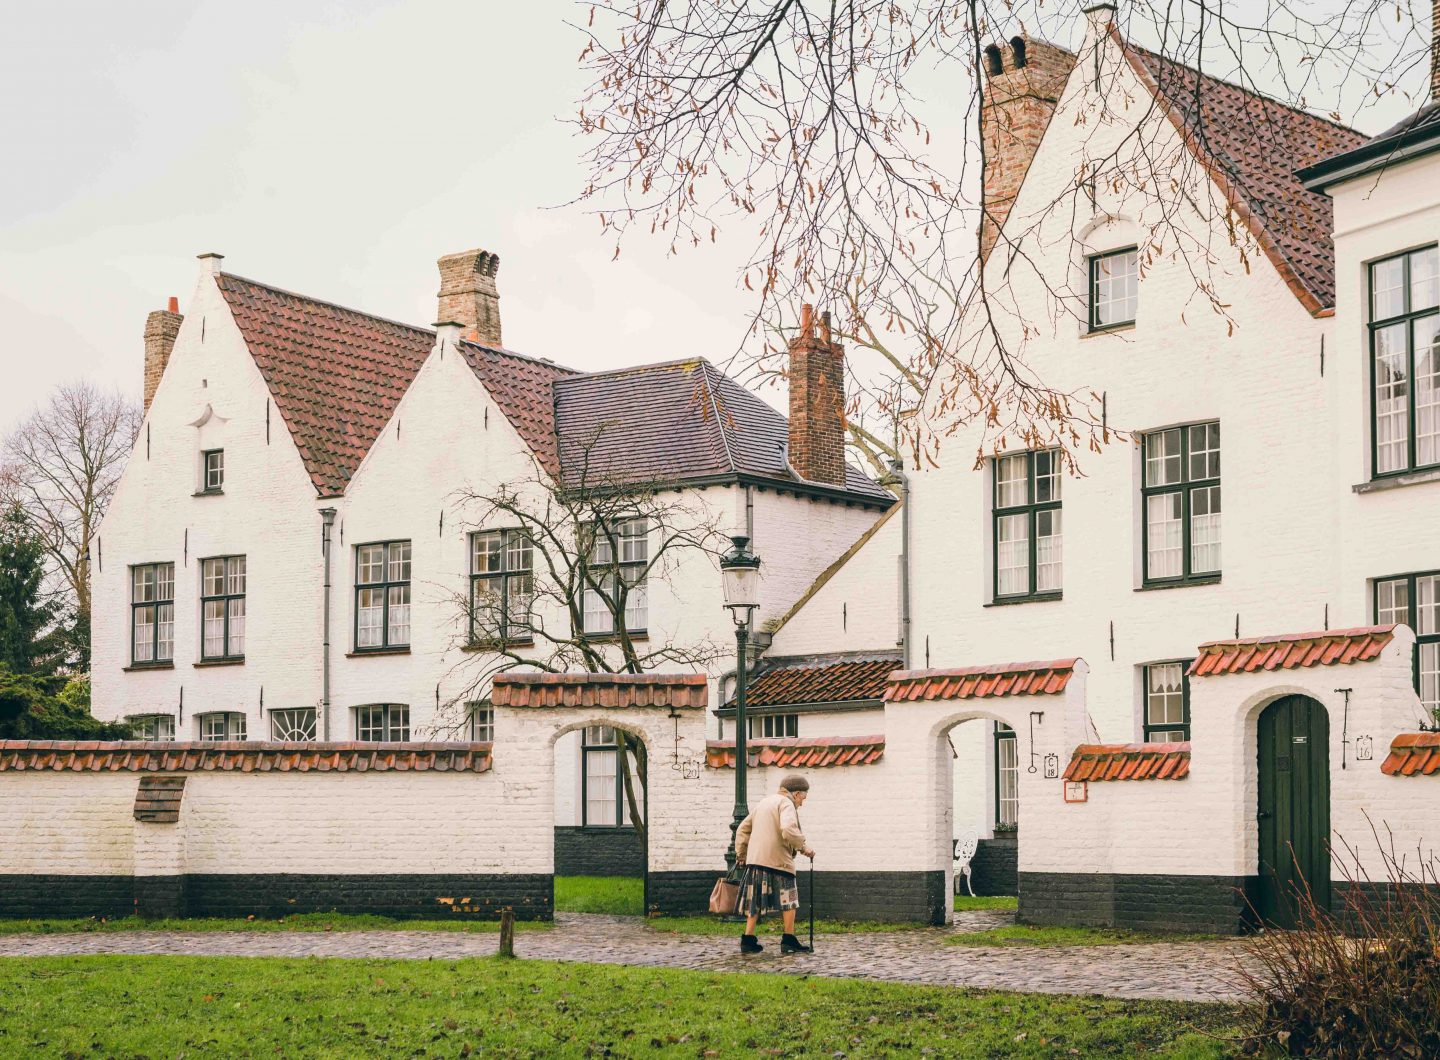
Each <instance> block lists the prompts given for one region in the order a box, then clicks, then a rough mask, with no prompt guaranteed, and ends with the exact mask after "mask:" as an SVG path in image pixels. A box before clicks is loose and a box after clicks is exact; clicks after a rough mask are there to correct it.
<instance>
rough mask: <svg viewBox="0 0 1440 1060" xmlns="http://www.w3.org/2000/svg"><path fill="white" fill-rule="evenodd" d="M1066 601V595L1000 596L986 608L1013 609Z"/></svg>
mask: <svg viewBox="0 0 1440 1060" xmlns="http://www.w3.org/2000/svg"><path fill="white" fill-rule="evenodd" d="M1063 599H1065V594H1064V593H1036V594H1035V595H1034V596H1000V597H996V598H995V599H994V600H991V601H990V602H989V603H988V604H986V605H985V606H986V607H1013V606H1015V605H1016V604H1049V603H1055V602H1057V601H1060V600H1063Z"/></svg>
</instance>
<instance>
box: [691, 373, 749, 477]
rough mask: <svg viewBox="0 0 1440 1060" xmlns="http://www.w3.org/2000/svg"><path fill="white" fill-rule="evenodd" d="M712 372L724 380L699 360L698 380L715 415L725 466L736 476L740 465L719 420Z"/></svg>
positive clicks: (723, 426)
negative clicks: (711, 376)
mask: <svg viewBox="0 0 1440 1060" xmlns="http://www.w3.org/2000/svg"><path fill="white" fill-rule="evenodd" d="M712 371H713V372H715V373H717V374H718V375H719V376H720V378H721V379H724V378H725V373H723V372H721V371H720V370H719V369H718V368H716V367H715V366H714V365H713V364H711V363H710V362H709V361H707V360H705V359H704V358H701V360H700V378H701V379H702V380H703V383H702V385H703V386H704V387H705V396H706V397H708V398H709V399H710V411H711V412H713V413H714V414H715V427H716V429H717V430H718V431H719V432H720V447H721V448H722V449H723V450H724V451H725V464H726V466H728V467H729V468H730V470H731V471H734V472H736V473H737V474H738V473H739V471H740V465H739V464H737V463H736V462H735V453H734V452H733V451H732V450H731V448H730V432H729V431H728V430H726V429H725V423H724V421H723V420H722V419H721V418H720V406H719V404H717V402H716V398H715V391H716V390H718V389H719V387H717V386H716V385H714V384H713V383H712V382H711V380H710V373H711V372H712Z"/></svg>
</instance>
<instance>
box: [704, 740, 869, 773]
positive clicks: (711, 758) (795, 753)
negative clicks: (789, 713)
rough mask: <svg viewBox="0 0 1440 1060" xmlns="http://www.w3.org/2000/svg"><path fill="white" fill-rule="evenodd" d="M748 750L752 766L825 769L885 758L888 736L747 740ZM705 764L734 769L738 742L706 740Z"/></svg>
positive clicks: (746, 746) (712, 766) (715, 767)
mask: <svg viewBox="0 0 1440 1060" xmlns="http://www.w3.org/2000/svg"><path fill="white" fill-rule="evenodd" d="M745 751H746V755H745V757H746V759H748V764H749V765H750V766H751V767H755V766H775V767H777V768H787V767H788V768H794V769H824V768H828V767H830V766H868V765H873V764H874V763H876V762H878V761H880V759H881V758H883V757H884V755H885V737H883V736H829V737H823V738H819V737H817V738H814V739H808V740H804V739H796V740H747V741H745ZM705 764H706V765H708V766H709V767H710V768H711V769H727V768H728V769H734V768H735V744H734V743H732V742H729V741H725V740H707V741H705Z"/></svg>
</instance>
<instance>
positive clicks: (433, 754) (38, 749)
mask: <svg viewBox="0 0 1440 1060" xmlns="http://www.w3.org/2000/svg"><path fill="white" fill-rule="evenodd" d="M490 756H491V745H490V744H488V743H264V742H259V741H257V742H255V743H250V742H246V741H199V742H191V741H154V740H150V741H146V740H113V741H100V740H0V773H3V772H6V771H20V770H26V769H40V770H55V771H64V772H72V773H102V772H108V773H116V772H131V773H197V772H203V773H208V772H221V773H289V772H295V773H384V772H402V773H403V772H416V773H419V772H425V771H427V770H433V771H435V772H441V773H443V772H451V773H455V772H467V773H484V772H485V771H486V770H488V769H489V768H490V761H491V757H490Z"/></svg>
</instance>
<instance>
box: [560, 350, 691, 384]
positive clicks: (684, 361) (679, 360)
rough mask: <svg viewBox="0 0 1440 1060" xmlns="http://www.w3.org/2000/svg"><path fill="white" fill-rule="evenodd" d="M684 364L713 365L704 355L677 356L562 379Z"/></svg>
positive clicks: (583, 377)
mask: <svg viewBox="0 0 1440 1060" xmlns="http://www.w3.org/2000/svg"><path fill="white" fill-rule="evenodd" d="M684 364H695V365H707V366H709V367H712V368H713V367H714V365H713V364H711V363H710V360H709V359H708V358H706V357H698V356H697V357H678V358H676V359H675V360H673V361H654V362H652V363H649V364H630V365H622V366H620V367H618V368H601V369H600V370H599V371H595V372H580V371H577V372H575V374H574V375H572V376H570V377H569V379H566V380H564V382H569V381H570V380H579V379H599V378H601V377H603V376H607V375H624V374H625V373H626V372H648V371H653V370H654V369H657V368H678V367H679V366H680V365H684ZM557 382H560V380H557Z"/></svg>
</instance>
